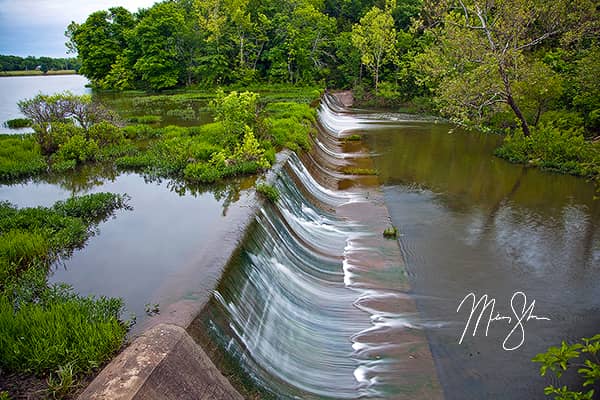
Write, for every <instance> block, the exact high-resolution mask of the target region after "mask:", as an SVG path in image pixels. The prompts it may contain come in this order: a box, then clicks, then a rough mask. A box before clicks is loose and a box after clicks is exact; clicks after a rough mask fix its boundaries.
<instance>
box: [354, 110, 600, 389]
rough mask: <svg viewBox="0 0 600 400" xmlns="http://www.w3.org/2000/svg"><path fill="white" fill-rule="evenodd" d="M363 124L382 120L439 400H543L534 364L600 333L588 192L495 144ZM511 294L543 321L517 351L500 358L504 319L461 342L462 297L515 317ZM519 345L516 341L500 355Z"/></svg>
mask: <svg viewBox="0 0 600 400" xmlns="http://www.w3.org/2000/svg"><path fill="white" fill-rule="evenodd" d="M363 117H364V119H365V120H370V121H371V122H374V123H382V122H384V121H385V124H384V125H381V126H380V127H379V128H376V129H368V128H367V129H366V130H365V131H366V132H368V135H367V138H368V143H369V145H370V147H371V149H372V150H373V152H375V153H376V154H377V156H376V158H375V163H376V165H377V168H378V169H379V171H380V172H381V175H380V177H381V179H382V181H383V183H384V191H385V200H386V203H387V205H388V208H389V210H390V214H391V217H392V220H393V222H394V224H395V225H396V226H397V227H398V228H399V229H400V231H401V233H402V236H401V238H400V243H401V246H402V249H403V254H404V257H405V260H406V262H407V269H408V272H409V274H410V281H411V283H412V286H413V294H414V296H415V297H416V298H417V305H418V309H419V311H420V314H421V318H423V320H424V322H426V324H425V326H426V328H425V329H426V332H427V335H428V338H429V339H430V345H431V350H432V353H433V356H434V359H435V362H436V366H437V370H438V373H439V376H440V380H441V383H442V386H443V388H444V393H445V396H446V398H448V399H484V398H485V399H506V398H510V399H535V398H539V399H542V398H544V395H543V387H544V386H545V385H546V384H548V383H549V382H551V380H549V379H547V378H541V377H539V376H538V373H537V372H538V368H537V364H534V363H532V362H531V361H530V360H531V358H532V357H533V356H535V355H536V354H537V353H538V352H541V351H543V350H545V348H547V347H548V346H550V345H557V344H559V343H560V341H561V340H563V339H566V340H577V339H579V338H581V337H585V336H588V337H589V336H591V335H593V334H595V333H598V332H600V312H599V311H600V201H597V200H596V201H594V200H593V195H594V189H593V185H591V184H589V183H587V182H586V181H585V180H583V179H578V178H574V177H570V176H564V175H558V174H553V173H546V172H541V171H539V170H535V169H528V168H524V167H521V166H515V165H511V164H508V163H506V162H504V161H503V160H500V159H498V158H495V157H493V156H492V155H491V153H492V151H493V149H494V147H495V146H496V145H497V144H498V142H499V139H498V138H496V137H494V136H486V135H479V134H475V133H467V132H464V131H461V130H460V129H457V128H453V127H451V126H449V125H446V124H441V123H438V124H435V123H427V122H421V121H410V120H403V118H402V116H398V115H393V114H388V115H385V114H371V115H365V116H363ZM517 291H522V292H524V293H525V294H526V296H527V303H528V304H531V302H532V301H533V300H535V313H534V314H536V315H538V316H540V317H542V316H543V317H547V318H550V320H549V321H546V320H530V321H529V322H528V323H526V325H525V338H524V342H523V344H522V346H520V347H519V348H517V349H515V350H512V351H506V350H504V349H503V342H504V340H505V339H506V336H507V335H508V333H509V331H510V330H511V329H512V326H514V323H513V324H508V323H506V322H505V321H503V322H494V323H492V324H491V325H490V328H489V334H488V336H487V337H485V326H484V327H483V329H482V328H480V329H479V331H478V333H477V335H476V337H473V336H472V333H473V331H472V329H471V330H469V333H468V334H466V336H465V338H464V340H463V343H462V344H459V343H458V340H459V337H460V336H461V335H462V332H463V330H464V328H465V324H466V320H467V318H468V315H469V314H470V307H471V304H472V301H471V300H469V302H468V310H467V309H466V308H467V305H465V306H464V307H465V308H463V309H461V311H460V312H458V313H457V308H458V305H459V302H460V301H461V300H462V299H463V298H464V296H465V295H467V294H468V293H470V292H474V293H476V295H477V296H478V298H479V296H482V295H484V294H488V295H489V296H490V297H491V298H495V299H496V312H500V313H501V314H505V315H508V316H513V314H512V311H511V308H510V301H511V297H512V296H513V294H514V293H515V292H517ZM519 299H521V298H519ZM518 303H519V306H517V308H518V307H521V306H520V304H522V301H520V300H519V301H518ZM519 313H520V312H519ZM476 315H479V313H477V314H476ZM484 318H485V317H484ZM485 321H487V320H485V319H484V320H482V325H483V324H484V323H485ZM520 340H521V336H520V334H516V335H515V336H513V337H512V338H510V340H509V341H508V342H507V343H506V347H508V348H511V347H515V346H516V345H517V344H518V343H519V342H520Z"/></svg>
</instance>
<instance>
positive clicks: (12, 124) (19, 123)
mask: <svg viewBox="0 0 600 400" xmlns="http://www.w3.org/2000/svg"><path fill="white" fill-rule="evenodd" d="M31 125H32V122H31V120H30V119H29V118H15V119H9V120H8V121H6V122H5V123H4V126H6V127H7V128H10V129H19V128H29V127H30V126H31Z"/></svg>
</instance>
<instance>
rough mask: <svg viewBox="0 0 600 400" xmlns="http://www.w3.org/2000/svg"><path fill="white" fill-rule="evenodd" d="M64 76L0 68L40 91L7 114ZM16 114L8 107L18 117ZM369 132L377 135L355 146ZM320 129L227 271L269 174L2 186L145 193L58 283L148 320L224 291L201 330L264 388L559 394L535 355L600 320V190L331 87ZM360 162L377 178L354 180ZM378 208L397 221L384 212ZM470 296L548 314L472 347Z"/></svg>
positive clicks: (221, 360) (11, 195)
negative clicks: (226, 259)
mask: <svg viewBox="0 0 600 400" xmlns="http://www.w3.org/2000/svg"><path fill="white" fill-rule="evenodd" d="M55 78H59V79H60V78H62V77H35V79H36V80H34V79H32V80H26V79H27V78H0V85H2V84H4V85H6V84H8V83H9V82H11V80H10V79H13V81H12V82H17V81H18V80H19V79H24V80H23V81H18V82H28V89H27V90H25V89H23V92H18V91H17V90H16V89H15V90H13V91H10V90H8V89H7V90H2V91H1V93H3V96H4V97H3V98H2V99H0V100H1V101H0V110H9V109H11V107H13V108H12V110H13V111H14V102H16V101H17V100H19V99H20V98H21V97H23V96H24V97H27V96H33V95H35V94H36V92H37V90H42V89H41V86H40V85H41V83H48V82H50V80H48V81H44V79H55ZM65 79H73V80H76V79H80V78H79V77H73V76H71V77H65ZM37 82H40V84H38V83H37ZM30 83H31V84H30ZM78 85H79V86H76V87H67V86H68V85H66V86H61V84H60V83H59V82H58V80H57V81H55V86H54V89H51V90H56V91H62V90H64V89H71V90H72V91H74V92H76V93H86V92H87V89H85V88H84V87H83V85H82V84H81V82H80V83H79V84H78ZM0 90H1V89H0ZM32 90H33V91H32ZM19 93H20V94H19ZM112 97H115V96H112ZM105 98H106V99H108V100H110V95H109V96H108V97H105ZM112 101H113V102H119V101H121V100H120V99H119V98H113V99H112ZM9 103H10V104H9ZM13 111H2V113H3V114H2V115H1V116H0V119H8V118H13V117H17V116H18V115H16V114H15V113H14V112H13ZM198 111H199V109H195V110H194V112H196V115H197V116H198V113H197V112H198ZM129 112H130V111H127V113H129ZM188 123H190V122H189V121H188ZM352 134H360V135H362V141H361V142H348V141H345V140H343V138H344V137H346V136H348V135H352ZM313 140H314V147H313V150H312V151H311V152H309V153H307V154H303V155H301V156H300V157H297V156H295V155H292V156H291V158H290V160H289V161H288V163H287V165H286V166H285V168H284V169H283V170H282V172H281V173H280V174H279V176H278V178H277V179H276V181H275V186H276V187H277V188H278V190H279V191H280V193H281V200H280V201H279V202H278V203H277V204H276V205H272V204H266V205H265V206H264V207H263V208H262V209H261V210H260V212H259V213H258V215H257V217H256V220H255V222H254V223H253V224H252V226H251V228H250V230H249V231H248V232H247V234H246V238H245V239H244V241H243V242H242V243H241V245H240V249H239V251H238V252H236V254H234V257H233V258H232V261H231V262H230V263H229V266H228V268H227V270H226V271H225V274H224V275H223V277H222V278H221V279H220V280H219V276H220V272H221V271H220V270H217V269H216V268H211V267H210V266H207V264H206V260H207V254H217V253H218V252H219V248H220V243H221V242H220V240H221V238H222V237H223V235H225V232H226V231H227V230H228V229H230V228H231V226H233V227H235V226H236V224H238V223H240V219H241V217H240V210H242V209H243V208H244V207H246V206H247V205H248V204H249V202H250V200H251V199H250V197H252V195H251V194H252V191H250V190H249V188H250V187H251V186H252V185H253V184H254V181H253V180H252V179H249V180H237V181H232V182H229V183H228V184H226V185H223V186H215V187H206V188H203V189H198V188H196V189H194V188H187V187H185V186H181V185H177V184H176V183H174V182H170V181H162V182H147V181H146V180H145V179H144V177H143V176H140V175H138V174H119V173H116V172H114V171H112V170H110V169H108V170H104V169H97V168H84V169H82V170H81V171H78V172H77V173H76V174H74V175H67V176H64V177H54V178H52V177H46V178H44V179H41V180H33V181H29V182H26V183H22V184H16V185H3V186H0V198H1V199H2V200H8V201H11V202H13V203H15V204H17V205H19V206H37V205H49V204H52V203H53V202H54V201H56V200H60V199H64V198H66V197H68V196H70V195H73V194H83V193H89V192H95V191H105V190H106V191H113V192H118V193H123V192H125V193H128V194H129V195H130V196H131V205H132V206H133V208H134V209H133V211H119V212H118V213H117V215H116V218H114V219H111V220H109V221H106V222H104V223H102V224H101V225H100V227H99V234H97V235H96V236H94V237H93V238H91V239H90V241H89V243H88V245H87V246H86V247H85V248H84V249H82V250H80V251H78V252H76V253H75V254H74V256H73V257H72V258H71V259H69V260H67V262H66V263H65V265H62V266H58V268H56V271H55V272H54V274H53V276H52V277H51V280H52V281H53V282H57V281H64V282H67V283H70V284H72V285H73V286H74V287H75V289H76V290H77V291H79V292H81V293H83V294H96V295H108V296H121V297H124V299H125V302H126V305H127V308H128V309H129V310H130V311H131V312H133V313H134V314H136V315H137V316H138V318H143V317H144V305H145V304H146V303H154V302H158V303H161V306H164V305H167V304H169V302H172V301H176V300H177V299H180V298H183V297H186V296H187V297H193V298H198V297H202V296H208V293H211V289H213V288H214V287H215V285H216V290H215V292H214V295H213V296H212V298H211V300H210V302H209V303H208V305H207V306H206V307H205V309H204V310H203V312H202V313H201V315H200V316H199V317H198V318H197V320H196V321H195V323H194V325H193V327H192V328H191V329H192V330H193V331H194V332H195V335H196V337H197V339H198V340H199V341H200V342H201V343H202V344H203V346H204V347H205V348H206V349H207V350H209V353H210V354H211V357H212V358H213V360H215V362H217V364H218V365H219V366H220V367H221V368H222V370H223V371H225V372H226V373H227V374H228V375H229V376H230V378H231V379H233V380H235V381H236V382H235V383H236V384H237V385H238V386H239V387H246V388H247V389H246V390H248V391H249V392H252V391H256V392H257V393H258V394H259V395H260V396H263V397H269V396H272V397H276V398H307V399H312V398H314V399H317V398H319V399H320V398H331V399H334V398H335V399H338V398H360V397H367V398H386V399H405V398H406V399H409V398H428V399H433V398H441V397H444V398H446V399H506V398H510V399H543V398H545V397H544V395H543V387H544V386H545V385H547V384H548V383H549V382H554V381H552V380H551V379H550V378H542V377H540V376H539V374H538V366H537V365H536V364H534V363H532V362H531V358H532V357H533V356H534V355H535V354H537V353H538V352H541V351H543V350H545V349H546V348H547V347H548V346H550V345H556V344H559V343H560V341H561V340H563V339H566V340H577V339H579V338H581V337H584V336H591V335H592V334H595V333H597V332H598V330H599V328H600V313H599V312H598V311H599V310H600V269H599V265H600V204H599V203H600V202H599V201H597V200H593V197H594V188H593V185H591V184H590V183H588V182H586V181H585V180H584V179H580V178H574V177H570V176H565V175H558V174H553V173H548V172H542V171H539V170H536V169H531V168H525V167H522V166H517V165H511V164H509V163H507V162H505V161H503V160H500V159H498V158H495V157H494V156H493V155H492V153H493V149H494V148H495V147H496V146H497V145H498V144H499V142H500V140H501V138H499V137H497V136H491V135H482V134H477V133H473V132H465V131H463V130H461V129H460V128H457V127H454V126H452V125H449V124H446V123H443V122H439V121H434V120H429V119H421V118H417V117H415V116H411V115H405V114H398V113H390V112H372V111H364V110H354V109H347V108H345V107H343V106H342V105H341V104H339V103H338V102H337V101H336V100H335V99H334V98H331V97H325V99H324V101H323V104H322V106H321V108H320V111H319V134H318V135H317V136H316V137H315V138H314V139H313ZM349 167H356V168H363V169H365V170H368V169H369V168H376V169H377V171H378V173H379V175H378V176H377V177H375V176H356V175H348V172H347V171H348V168H349ZM372 209H377V210H381V209H383V210H385V213H386V214H387V212H389V216H390V218H391V219H390V220H387V219H385V218H384V219H383V220H382V219H381V215H379V214H377V217H373V218H371V217H372V215H371V214H370V212H371V211H368V210H372ZM386 218H387V217H386ZM387 223H393V224H394V225H395V226H396V227H397V228H398V229H399V232H400V236H399V238H398V241H397V242H396V241H393V240H392V241H384V242H381V240H382V239H381V233H382V231H383V229H384V228H385V225H386V224H387ZM217 281H218V285H217ZM471 292H472V293H474V294H475V295H476V296H483V295H485V294H487V295H489V296H490V298H494V299H496V311H497V312H499V313H501V314H502V315H506V316H512V311H511V308H510V301H511V298H512V297H513V295H514V294H515V293H523V294H524V295H526V296H527V303H528V304H531V302H532V301H534V300H535V314H536V315H537V316H538V317H542V318H547V320H545V319H539V320H531V321H529V322H527V323H526V324H525V327H524V332H525V334H524V336H523V343H522V344H521V345H520V346H519V347H518V348H515V349H514V350H512V351H507V350H505V349H503V342H504V339H505V338H506V337H507V335H508V333H509V331H510V327H511V326H512V325H511V324H509V323H508V322H507V321H506V320H502V321H495V322H493V323H492V324H491V325H490V328H489V332H488V335H487V336H486V335H485V331H484V329H483V328H482V327H481V326H480V328H479V331H478V333H477V335H475V336H473V335H472V330H469V331H468V333H467V334H466V335H465V337H464V340H463V341H462V343H459V339H460V337H461V333H462V332H463V330H464V329H465V326H466V322H467V318H468V312H467V310H466V309H465V308H463V309H461V310H460V311H459V312H457V308H458V306H459V304H460V302H461V300H462V299H463V298H464V297H465V296H467V295H468V294H469V293H471ZM519 296H521V295H520V294H517V299H520V298H521V297H519ZM483 324H484V323H483V322H482V325H483ZM471 328H473V326H471ZM518 339H519V336H513V337H512V340H513V341H509V342H508V347H511V346H514V345H516V344H518ZM515 340H516V342H515ZM506 345H507V343H505V347H507V346H506Z"/></svg>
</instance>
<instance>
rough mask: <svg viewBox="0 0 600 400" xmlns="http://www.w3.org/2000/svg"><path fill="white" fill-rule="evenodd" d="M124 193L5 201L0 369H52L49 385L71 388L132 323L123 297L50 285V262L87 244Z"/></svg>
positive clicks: (0, 213) (0, 225)
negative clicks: (27, 203) (40, 203)
mask: <svg viewBox="0 0 600 400" xmlns="http://www.w3.org/2000/svg"><path fill="white" fill-rule="evenodd" d="M123 208H128V206H127V197H126V196H123V195H117V194H112V193H97V194H90V195H86V196H81V197H74V198H70V199H67V200H64V201H59V202H57V203H56V204H55V205H54V206H52V207H35V208H21V209H18V208H16V207H14V206H12V205H11V204H9V203H7V202H1V203H0V369H2V370H3V371H5V372H6V373H24V374H35V375H38V376H40V375H46V376H48V374H55V375H50V376H49V378H48V380H47V382H48V385H49V389H50V391H51V392H53V393H54V394H56V395H61V396H62V395H66V394H68V393H69V392H70V391H71V389H72V388H73V386H75V385H76V384H77V379H78V378H80V377H81V376H82V375H84V374H87V373H89V372H90V371H92V370H94V369H96V368H98V367H99V366H101V365H102V364H103V363H104V362H106V361H107V360H108V359H110V357H112V355H113V354H114V353H115V352H116V351H118V350H119V348H120V347H121V346H122V344H123V341H124V339H125V335H126V332H127V325H126V324H124V323H123V322H122V321H121V320H120V313H121V311H122V307H123V303H122V301H121V300H120V299H114V298H104V297H101V298H94V297H82V296H79V295H77V294H75V293H74V292H73V290H72V288H70V287H69V286H68V285H64V284H55V285H51V286H49V285H48V281H47V274H48V271H49V270H50V267H51V265H52V264H53V263H54V262H55V261H57V260H59V259H64V258H66V257H68V256H70V254H71V253H72V251H73V250H74V249H75V248H79V247H82V246H83V245H84V244H85V242H86V240H87V239H88V238H89V237H90V236H91V235H93V234H94V233H95V232H96V226H97V224H98V223H99V222H101V221H102V220H104V219H106V218H108V217H109V216H110V215H112V214H113V213H114V212H115V211H116V210H117V209H123Z"/></svg>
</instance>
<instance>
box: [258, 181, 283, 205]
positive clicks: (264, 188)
mask: <svg viewBox="0 0 600 400" xmlns="http://www.w3.org/2000/svg"><path fill="white" fill-rule="evenodd" d="M256 191H257V192H258V193H260V194H262V195H263V196H265V198H266V199H268V200H269V201H270V202H271V203H277V200H279V191H278V190H277V189H276V188H275V187H273V186H271V185H269V184H266V183H264V182H262V183H259V184H257V185H256Z"/></svg>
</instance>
